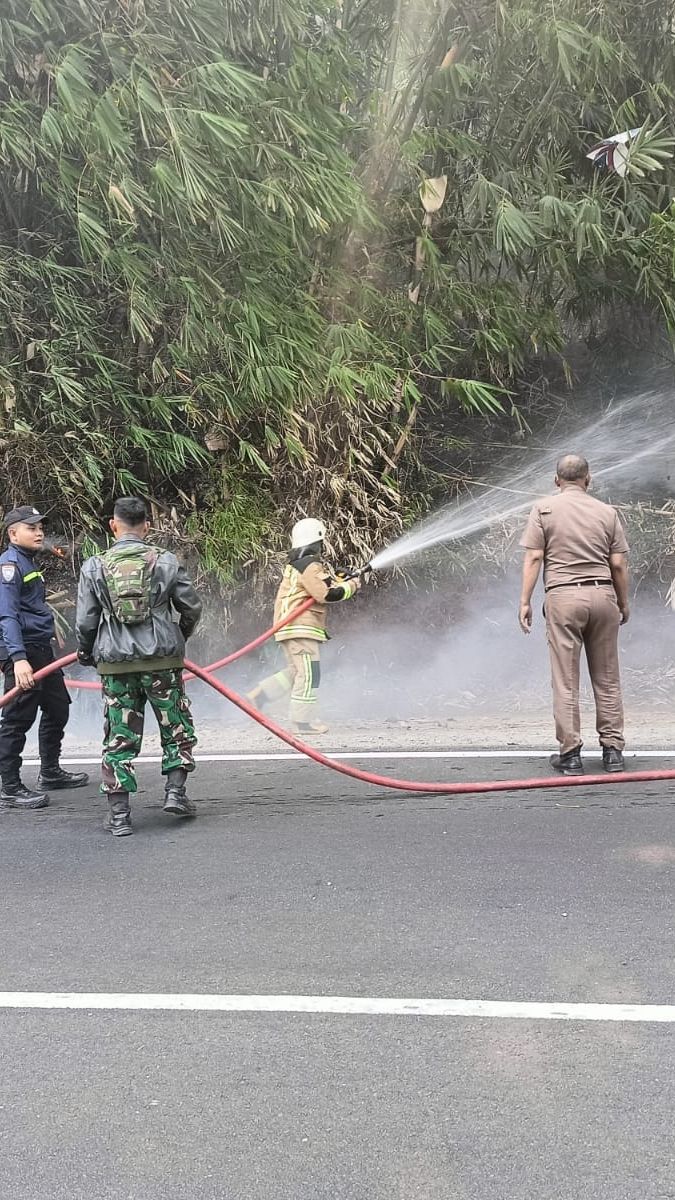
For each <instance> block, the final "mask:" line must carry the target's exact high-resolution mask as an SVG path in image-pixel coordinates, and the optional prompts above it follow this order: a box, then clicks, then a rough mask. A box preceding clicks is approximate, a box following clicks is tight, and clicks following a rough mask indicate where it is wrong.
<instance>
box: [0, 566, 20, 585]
mask: <svg viewBox="0 0 675 1200" xmlns="http://www.w3.org/2000/svg"><path fill="white" fill-rule="evenodd" d="M0 570H1V573H2V582H3V583H13V582H14V576H15V574H16V565H15V564H14V563H3V564H2V568H0Z"/></svg>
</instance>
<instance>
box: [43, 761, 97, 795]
mask: <svg viewBox="0 0 675 1200" xmlns="http://www.w3.org/2000/svg"><path fill="white" fill-rule="evenodd" d="M87 783H89V776H88V775H87V773H86V771H64V769H63V767H42V768H41V770H40V774H39V775H38V787H43V788H49V791H50V792H57V791H59V790H60V789H63V788H78V787H84V786H85V784H87Z"/></svg>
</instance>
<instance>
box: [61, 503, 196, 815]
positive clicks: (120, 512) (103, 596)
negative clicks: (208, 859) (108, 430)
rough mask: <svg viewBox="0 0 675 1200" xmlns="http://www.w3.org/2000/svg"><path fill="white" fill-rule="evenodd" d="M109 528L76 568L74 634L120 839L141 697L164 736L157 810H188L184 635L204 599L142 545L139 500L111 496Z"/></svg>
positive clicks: (169, 558)
mask: <svg viewBox="0 0 675 1200" xmlns="http://www.w3.org/2000/svg"><path fill="white" fill-rule="evenodd" d="M110 527H111V529H112V532H113V534H114V537H115V543H114V545H113V546H112V547H111V549H110V550H108V551H106V553H104V554H100V555H95V556H94V557H93V558H90V559H87V561H86V562H85V564H84V566H83V567H82V574H81V576H80V586H79V591H78V600H77V616H76V633H77V642H78V656H79V659H80V662H82V663H95V664H96V667H97V669H98V671H99V674H100V675H101V680H102V687H103V699H104V708H105V712H104V738H103V763H102V783H101V790H102V791H103V792H104V793H106V794H107V796H108V816H107V819H106V828H107V829H109V830H110V832H111V833H112V834H113V835H115V836H116V837H124V836H126V835H128V834H130V833H132V832H133V829H132V826H131V811H130V803H129V797H130V795H131V794H132V793H133V792H135V791H136V777H135V773H134V765H133V764H134V760H135V758H136V757H137V756H138V753H139V751H140V749H141V742H142V739H143V723H144V715H145V706H146V702H147V701H149V702H150V706H151V708H152V710H153V712H154V714H155V717H156V719H157V723H158V725H159V732H160V738H161V743H162V774H163V775H164V776H165V777H166V788H165V797H164V811H165V812H168V813H173V814H175V815H176V816H182V817H192V816H194V815H195V811H196V810H195V806H194V804H193V803H192V801H191V800H190V799H189V798H188V796H187V793H186V788H185V784H186V781H187V776H188V774H189V772H190V771H192V770H194V765H195V764H194V758H193V753H192V751H193V748H194V746H195V744H196V741H197V739H196V737H195V731H194V726H193V724H192V716H191V713H190V705H189V703H188V700H187V697H186V696H185V691H184V688H183V679H182V670H183V658H184V652H185V640H186V639H187V638H188V637H190V635H191V634H192V633H193V631H194V629H195V628H196V625H197V622H198V620H199V616H200V614H201V607H202V606H201V602H200V600H199V597H198V595H197V593H196V591H195V588H194V586H193V584H192V583H191V581H190V580H189V579H188V577H187V575H186V573H185V571H184V570H183V568H182V567H180V566H179V564H178V561H177V559H176V558H175V556H174V555H173V554H169V553H168V552H167V551H165V550H160V549H158V548H157V547H155V546H151V545H149V544H148V543H147V542H146V538H147V535H148V532H149V528H150V525H149V521H148V517H147V510H146V507H145V503H144V502H143V501H142V500H139V499H138V498H137V497H135V496H127V497H123V498H122V499H120V500H118V501H117V502H116V504H115V509H114V516H113V519H112V521H111V522H110ZM174 612H175V613H177V614H178V618H179V620H178V623H176V621H175V619H174V615H173V614H174Z"/></svg>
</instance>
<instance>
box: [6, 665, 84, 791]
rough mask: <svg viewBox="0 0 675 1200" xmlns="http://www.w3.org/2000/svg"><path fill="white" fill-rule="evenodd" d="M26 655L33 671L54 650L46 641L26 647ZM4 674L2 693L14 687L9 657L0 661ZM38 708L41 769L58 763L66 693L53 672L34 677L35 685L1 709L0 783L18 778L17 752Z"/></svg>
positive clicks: (67, 708)
mask: <svg viewBox="0 0 675 1200" xmlns="http://www.w3.org/2000/svg"><path fill="white" fill-rule="evenodd" d="M26 658H27V660H28V662H29V663H30V665H31V667H32V668H33V671H39V670H40V668H41V667H46V666H48V665H49V663H52V662H53V661H54V651H53V650H52V647H51V645H50V643H49V642H44V643H40V644H39V645H27V646H26ZM0 666H1V667H2V670H3V673H4V676H5V692H9V691H10V690H11V689H12V688H13V687H14V686H15V682H16V681H15V678H14V663H13V662H12V660H11V658H7V659H5V661H4V662H3V663H0ZM39 710H41V711H42V716H41V718H40V728H39V730H38V747H39V751H40V763H41V766H42V769H43V770H44V769H45V768H49V767H56V766H58V762H59V758H60V755H61V745H62V743H63V734H64V730H65V728H66V725H67V724H68V716H69V711H70V696H69V695H68V689H67V688H66V683H65V679H64V677H63V671H53V672H52V674H51V675H47V676H46V677H45V678H44V679H40V680H38V682H37V683H36V684H35V687H33V688H31V689H30V690H29V691H26V692H21V693H20V694H19V695H18V696H17V697H16V699H14V700H10V702H9V704H8V705H7V706H6V707H5V708H3V709H2V710H1V711H2V719H1V720H0V778H1V779H2V782H3V783H13V782H16V781H17V780H18V779H19V778H20V773H21V755H22V754H23V749H24V746H25V745H26V734H27V733H28V730H29V729H30V728H31V726H32V725H33V724H34V722H35V718H36V717H37V715H38V711H39Z"/></svg>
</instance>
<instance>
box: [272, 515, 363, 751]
mask: <svg viewBox="0 0 675 1200" xmlns="http://www.w3.org/2000/svg"><path fill="white" fill-rule="evenodd" d="M325 536H326V529H325V526H324V525H323V523H322V522H321V521H316V520H315V519H314V518H312V517H307V518H305V519H304V520H302V521H298V523H297V524H296V525H294V527H293V531H292V535H291V553H290V555H289V557H288V562H287V564H286V567H285V570H284V574H283V577H282V580H281V583H280V585H279V590H278V592H277V597H276V601H275V604H274V624H275V625H276V624H277V623H278V622H279V621H281V620H283V618H284V617H286V616H288V614H289V613H290V612H292V611H293V609H295V608H298V607H299V606H300V605H301V604H304V603H305V601H306V600H308V599H309V598H310V597H311V599H312V600H313V601H314V603H313V605H312V606H311V607H310V608H309V609H308V610H307V612H304V613H303V614H302V616H299V617H298V618H297V619H296V620H294V621H291V622H290V624H288V625H284V627H283V629H280V630H279V632H278V633H277V634H276V635H275V637H276V641H277V642H279V643H280V645H281V647H282V649H283V652H284V655H285V658H286V667H285V669H284V670H283V671H279V672H277V674H276V675H271V676H269V678H267V679H264V680H263V681H262V683H259V684H258V686H257V687H256V688H254V689H253V691H252V692H249V695H248V699H249V700H250V701H251V703H252V704H257V705H258V706H259V707H260V708H262V707H264V706H265V705H266V704H271V703H274V701H275V700H280V699H281V698H282V697H283V696H285V695H287V694H288V692H289V691H290V719H291V724H292V726H293V728H294V729H295V730H297V732H298V733H327V732H328V727H327V726H326V725H324V724H323V723H322V722H321V721H320V720H318V719H317V715H316V706H317V691H318V688H319V683H320V680H321V664H320V648H321V643H322V642H325V641H327V640H328V634H327V632H326V615H327V609H328V605H329V604H333V603H335V602H337V601H339V600H350V599H351V598H352V596H354V595H355V594H356V592H357V591H358V590H359V588H360V587H361V580H360V579H358V578H356V579H349V580H341V579H340V578H339V577H334V576H333V575H332V574H331V572H330V570H329V569H328V567H327V566H326V565H325V564H324V563H323V561H322V557H323V548H324V547H323V543H324V538H325Z"/></svg>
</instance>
